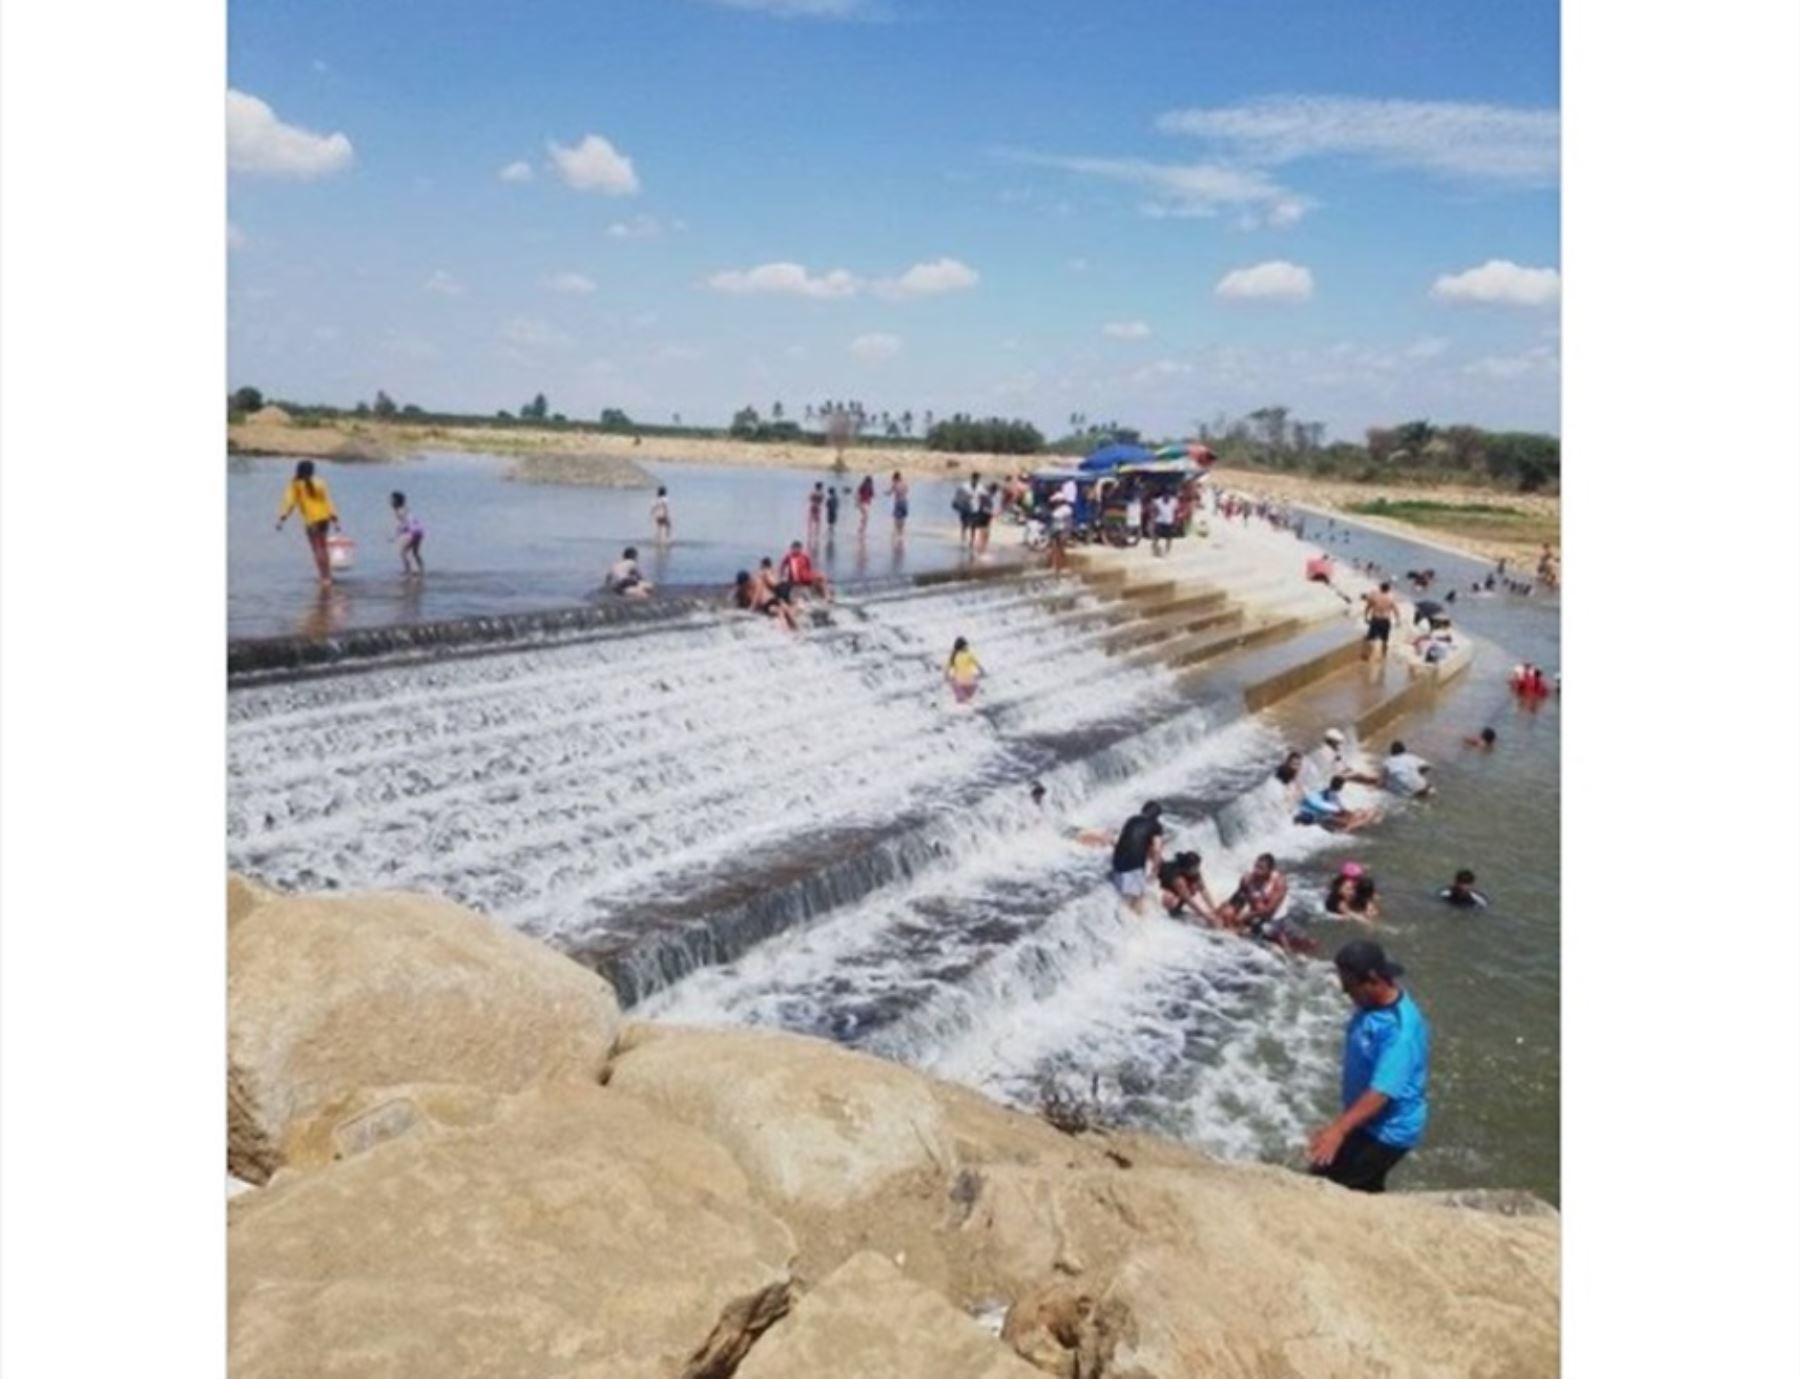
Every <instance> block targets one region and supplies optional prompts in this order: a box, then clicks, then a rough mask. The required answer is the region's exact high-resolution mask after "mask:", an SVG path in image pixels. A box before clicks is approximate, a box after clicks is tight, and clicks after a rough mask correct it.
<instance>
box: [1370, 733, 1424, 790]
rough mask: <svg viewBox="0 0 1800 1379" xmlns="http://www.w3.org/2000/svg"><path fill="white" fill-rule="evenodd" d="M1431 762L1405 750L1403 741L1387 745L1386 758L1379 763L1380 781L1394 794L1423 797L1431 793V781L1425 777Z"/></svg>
mask: <svg viewBox="0 0 1800 1379" xmlns="http://www.w3.org/2000/svg"><path fill="white" fill-rule="evenodd" d="M1430 770H1431V763H1430V762H1428V761H1426V760H1425V758H1424V757H1420V756H1414V755H1413V754H1412V753H1411V752H1409V751H1407V750H1406V744H1405V743H1404V742H1399V741H1396V742H1394V743H1393V744H1392V745H1390V746H1389V747H1388V754H1387V759H1386V760H1384V761H1383V762H1382V763H1381V783H1382V784H1383V785H1385V786H1386V787H1387V788H1388V789H1389V790H1392V791H1393V792H1394V793H1395V794H1396V795H1405V796H1407V797H1408V798H1409V799H1423V798H1424V797H1425V796H1427V795H1429V794H1430V793H1431V782H1430V781H1428V780H1426V779H1425V774H1426V772H1428V771H1430Z"/></svg>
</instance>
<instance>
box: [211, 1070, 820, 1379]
mask: <svg viewBox="0 0 1800 1379" xmlns="http://www.w3.org/2000/svg"><path fill="white" fill-rule="evenodd" d="M230 1213H231V1214H230V1231H229V1237H230V1299H229V1307H230V1352H231V1354H230V1358H231V1373H232V1376H233V1379H320V1376H327V1375H345V1376H349V1375H356V1376H358V1379H462V1377H463V1376H470V1377H473V1376H482V1377H483V1379H488V1377H489V1376H491V1379H503V1377H504V1379H512V1377H513V1376H530V1379H576V1377H577V1376H579V1377H580V1379H682V1377H686V1379H702V1377H703V1376H710V1375H715V1374H725V1373H729V1372H730V1371H729V1365H730V1364H731V1363H732V1362H733V1361H734V1360H735V1359H736V1358H737V1357H739V1356H741V1355H742V1354H743V1353H744V1351H745V1350H746V1349H747V1348H748V1347H749V1345H750V1344H751V1342H752V1341H753V1339H754V1337H755V1335H756V1334H757V1333H758V1332H760V1331H761V1330H762V1329H763V1328H765V1327H767V1326H768V1325H769V1324H770V1323H771V1322H773V1321H774V1320H775V1319H776V1318H777V1317H779V1316H780V1315H781V1314H782V1312H783V1311H785V1309H786V1307H787V1303H788V1295H789V1279H788V1262H789V1260H790V1258H791V1257H792V1254H793V1238H792V1236H791V1235H790V1234H789V1233H788V1231H787V1229H786V1227H784V1226H783V1225H782V1224H781V1223H780V1222H779V1221H777V1220H776V1219H775V1218H774V1217H773V1216H771V1215H769V1214H768V1213H767V1212H765V1211H763V1210H762V1209H761V1208H760V1207H758V1206H756V1205H755V1204H754V1203H753V1202H752V1201H751V1200H750V1194H749V1189H748V1185H747V1184H746V1183H745V1181H744V1178H743V1175H742V1174H741V1173H739V1172H738V1171H737V1169H736V1168H735V1167H734V1166H733V1164H732V1162H731V1160H730V1158H729V1156H727V1155H726V1154H725V1152H724V1151H723V1150H722V1149H720V1148H719V1147H718V1146H717V1145H715V1144H713V1143H711V1142H710V1141H709V1140H707V1139H706V1138H705V1137H704V1136H701V1135H698V1134H696V1133H694V1132H693V1131H690V1130H687V1129H684V1128H683V1127H681V1126H679V1125H675V1124H673V1123H671V1122H669V1121H668V1120H667V1119H666V1118H664V1117H662V1116H660V1115H658V1114H657V1113H655V1112H654V1111H653V1110H652V1109H650V1108H648V1107H646V1106H644V1105H643V1104H642V1103H640V1102H637V1101H635V1100H633V1099H632V1098H630V1097H626V1096H623V1095H619V1094H617V1093H611V1092H605V1091H602V1090H601V1089H599V1088H597V1087H586V1086H579V1085H575V1084H563V1085H558V1086H550V1087H543V1088H537V1089H534V1090H532V1091H530V1092H526V1093H523V1094H521V1095H519V1096H516V1097H511V1098H501V1099H497V1100H496V1101H495V1102H494V1105H493V1120H492V1122H491V1123H490V1124H486V1125H481V1126H472V1127H469V1128H466V1129H460V1130H441V1131H439V1132H438V1133H433V1134H427V1135H403V1136H401V1137H399V1138H397V1139H394V1140H391V1141H388V1142H386V1143H382V1144H379V1145H376V1146H375V1147H373V1148H371V1149H369V1150H368V1151H367V1152H365V1153H362V1154H360V1155H358V1156H356V1157H354V1158H351V1159H347V1160H344V1161H342V1162H339V1163H336V1164H333V1165H332V1166H331V1167H330V1168H328V1169H324V1170H322V1171H319V1172H313V1173H305V1172H301V1173H287V1174H283V1175H282V1177H281V1178H280V1179H278V1180H277V1181H276V1182H275V1183H274V1184H272V1185H271V1186H269V1187H267V1188H264V1189H263V1190H261V1191H258V1192H253V1193H247V1194H245V1195H243V1196H242V1197H239V1198H237V1199H235V1200H234V1201H233V1203H232V1205H231V1208H230Z"/></svg>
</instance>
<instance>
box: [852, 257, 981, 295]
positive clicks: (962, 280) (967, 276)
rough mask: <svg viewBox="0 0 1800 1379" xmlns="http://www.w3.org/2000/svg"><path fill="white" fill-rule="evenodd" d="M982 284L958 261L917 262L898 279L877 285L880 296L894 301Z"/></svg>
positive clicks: (887, 280) (946, 259)
mask: <svg viewBox="0 0 1800 1379" xmlns="http://www.w3.org/2000/svg"><path fill="white" fill-rule="evenodd" d="M980 281H981V275H980V274H979V273H977V272H976V271H975V270H974V269H973V268H971V267H969V265H968V264H966V263H963V262H961V261H960V260H958V259H951V258H942V259H934V260H932V261H931V262H930V263H915V264H914V265H913V266H912V267H911V268H909V269H907V270H906V271H905V272H904V273H902V274H901V275H900V276H899V277H897V278H888V279H884V280H882V281H880V282H878V283H876V284H875V292H876V295H877V296H882V297H889V298H894V299H896V300H898V299H903V298H907V297H936V296H940V295H942V294H943V293H945V292H963V291H966V290H968V289H969V288H971V287H973V286H975V284H976V283H978V282H980Z"/></svg>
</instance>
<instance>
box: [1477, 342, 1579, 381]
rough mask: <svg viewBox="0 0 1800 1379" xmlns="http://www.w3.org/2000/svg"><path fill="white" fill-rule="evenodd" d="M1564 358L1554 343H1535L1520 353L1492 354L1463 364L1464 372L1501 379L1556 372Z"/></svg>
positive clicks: (1480, 376) (1506, 379) (1479, 376)
mask: <svg viewBox="0 0 1800 1379" xmlns="http://www.w3.org/2000/svg"><path fill="white" fill-rule="evenodd" d="M1561 367H1562V359H1561V357H1560V356H1559V355H1558V354H1557V351H1556V348H1555V347H1554V346H1552V345H1533V346H1532V347H1531V348H1530V349H1528V350H1522V351H1521V352H1519V353H1518V354H1490V355H1487V356H1485V357H1483V358H1481V359H1477V360H1474V361H1473V362H1472V363H1468V364H1465V365H1463V372H1464V373H1466V374H1468V375H1470V376H1471V377H1474V378H1489V379H1497V380H1500V381H1503V382H1504V381H1508V380H1512V379H1518V378H1524V377H1525V376H1526V375H1528V374H1545V373H1555V372H1556V371H1557V370H1558V369H1560V368H1561Z"/></svg>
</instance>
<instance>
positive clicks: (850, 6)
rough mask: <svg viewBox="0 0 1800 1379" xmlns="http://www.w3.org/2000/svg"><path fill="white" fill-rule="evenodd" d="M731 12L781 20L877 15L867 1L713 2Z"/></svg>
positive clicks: (779, 0) (765, 0) (749, 0)
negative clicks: (752, 13) (737, 11)
mask: <svg viewBox="0 0 1800 1379" xmlns="http://www.w3.org/2000/svg"><path fill="white" fill-rule="evenodd" d="M713 3H714V4H715V5H723V6H724V7H725V8H726V9H731V10H757V11H760V12H761V13H763V14H772V15H775V16H777V17H778V18H781V19H863V18H874V17H876V15H877V14H878V13H879V12H878V11H877V9H876V7H875V6H874V5H873V4H871V3H870V2H869V0H713Z"/></svg>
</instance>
